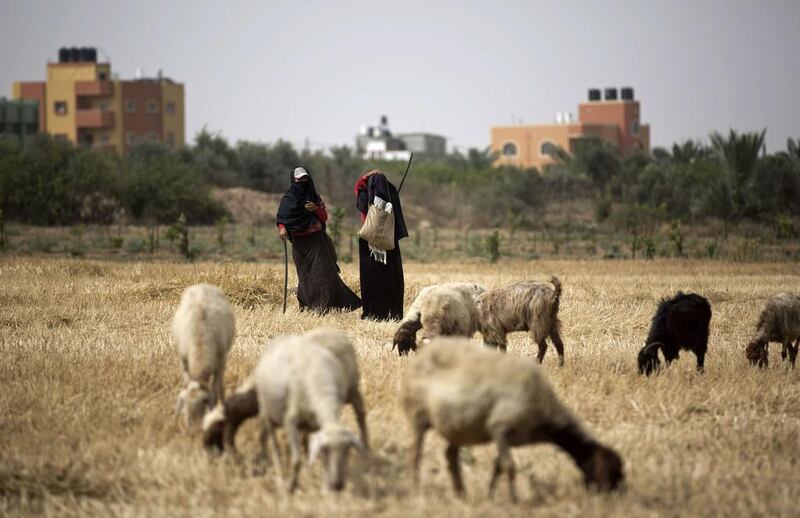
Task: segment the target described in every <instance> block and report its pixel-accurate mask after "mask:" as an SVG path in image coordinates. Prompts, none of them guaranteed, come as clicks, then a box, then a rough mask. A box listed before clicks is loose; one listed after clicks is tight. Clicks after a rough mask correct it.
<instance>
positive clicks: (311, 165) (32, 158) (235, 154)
mask: <svg viewBox="0 0 800 518" xmlns="http://www.w3.org/2000/svg"><path fill="white" fill-rule="evenodd" d="M764 135H765V132H760V133H741V134H740V133H737V132H735V131H733V130H731V131H730V133H729V134H728V135H721V134H717V133H714V134H712V135H710V137H709V144H707V145H706V144H702V143H699V142H695V141H691V140H689V141H686V142H684V143H681V144H675V145H674V146H673V147H672V149H671V150H667V149H663V148H656V149H653V150H652V152H651V153H650V154H644V153H638V154H633V155H630V156H627V157H624V158H623V157H621V156H620V155H619V153H618V151H617V149H616V148H615V147H614V146H612V145H610V144H608V143H606V142H604V141H601V140H598V139H591V138H587V139H582V140H580V141H578V142H577V143H576V148H575V149H574V150H573V151H574V152H573V153H572V154H569V153H566V152H565V151H564V150H556V151H555V152H554V158H555V163H554V164H552V165H549V166H547V167H545V168H544V169H543V170H542V171H537V170H535V169H531V170H522V169H517V168H513V167H500V168H497V167H493V165H492V164H493V161H494V159H495V156H493V155H492V153H491V152H490V151H489V150H488V149H486V150H479V149H470V150H468V151H467V152H466V153H459V152H454V153H451V154H450V155H448V156H447V157H446V158H444V159H441V160H435V161H434V160H424V159H419V160H417V159H416V158H415V162H414V166H413V168H412V172H411V174H410V175H409V180H408V181H407V182H406V184H405V186H404V188H403V199H404V201H405V203H406V205H409V206H411V205H413V206H415V207H420V208H423V209H424V210H425V211H426V214H429V215H430V217H432V218H436V222H437V223H438V224H441V225H445V226H450V225H460V226H464V225H467V226H472V227H497V226H511V227H512V228H513V227H516V226H519V225H532V226H536V225H538V224H539V223H540V222H541V218H542V216H543V215H545V214H546V213H547V211H548V207H549V206H550V205H551V204H553V203H559V202H564V201H576V200H577V201H580V200H583V201H585V202H587V203H589V204H591V207H593V209H594V218H595V220H596V221H597V222H598V223H604V222H607V223H608V224H613V225H616V226H619V227H621V228H624V229H626V230H628V231H631V230H632V231H634V232H636V229H637V228H638V227H646V226H648V225H653V224H655V223H656V222H658V221H663V220H674V219H682V220H683V221H684V223H694V222H701V221H703V220H705V219H707V218H714V219H718V220H721V221H723V222H724V223H726V226H727V224H729V223H734V222H737V221H740V220H745V219H747V220H753V221H760V222H766V223H770V224H772V223H774V222H775V221H777V220H778V219H780V218H784V219H785V218H789V219H792V218H794V217H796V216H798V215H800V140H794V139H790V140H789V142H788V145H787V149H786V150H783V151H780V152H776V153H773V154H770V155H767V154H765V153H764V151H763V149H764ZM298 164H300V165H304V166H305V167H306V168H308V169H309V170H310V171H311V173H312V175H313V176H314V178H315V182H316V184H317V190H318V191H319V192H320V193H322V194H323V195H324V196H325V197H326V199H327V200H328V203H329V204H330V205H337V206H349V205H351V204H352V203H353V201H352V200H353V197H352V196H353V195H352V187H353V184H354V182H355V180H356V179H357V178H358V176H360V175H361V174H363V173H364V172H365V171H366V170H368V169H371V168H380V169H383V170H384V171H386V173H387V174H388V175H389V177H390V178H391V179H394V180H396V181H398V182H399V180H400V177H401V175H402V172H403V169H404V166H405V164H403V163H399V162H381V163H374V162H365V161H364V160H362V159H361V158H360V157H358V156H357V155H356V153H355V152H354V150H353V149H352V148H349V147H346V146H342V147H334V148H331V149H330V150H328V151H327V152H325V153H323V152H308V151H303V152H300V151H298V150H296V149H294V148H293V147H292V145H291V144H289V143H287V142H283V141H278V142H276V143H273V144H263V143H256V142H246V141H240V142H237V143H236V144H235V145H231V144H230V143H228V141H227V140H226V139H225V138H224V137H223V136H221V135H219V134H213V133H210V132H208V131H206V130H203V131H201V132H200V133H199V134H197V136H196V138H195V141H194V143H193V145H191V146H186V147H184V148H181V149H179V150H171V149H170V148H168V147H166V146H164V145H162V144H160V143H157V142H145V143H141V144H139V145H138V146H136V147H135V148H134V149H133V150H132V151H131V152H130V153H128V154H127V155H125V156H117V155H113V154H108V153H104V152H95V151H91V150H88V149H85V148H81V147H75V146H73V145H71V144H69V143H65V142H61V141H57V140H55V139H53V138H51V137H49V136H47V135H40V136H38V137H37V138H36V139H34V141H33V142H31V143H30V144H28V145H26V146H24V147H21V146H18V145H16V144H13V143H9V142H4V143H0V208H1V209H2V211H3V216H4V218H5V219H6V220H15V221H20V222H24V223H32V224H38V225H65V224H73V223H80V222H83V223H105V224H109V223H112V222H115V221H133V222H139V223H144V224H153V223H161V224H165V223H172V222H174V221H175V220H176V219H177V218H178V216H179V215H180V214H181V213H182V214H185V216H186V219H187V221H188V222H189V223H190V224H201V223H210V222H213V221H215V220H217V219H218V218H220V217H221V216H222V215H224V208H223V207H221V206H220V205H219V204H217V203H215V202H214V201H213V200H212V198H211V196H210V188H211V187H212V186H218V187H234V186H241V187H248V188H251V189H256V190H260V191H267V192H283V191H284V190H285V189H286V187H287V186H288V183H289V171H290V170H291V168H292V167H294V166H296V165H298ZM265 223H267V222H265Z"/></svg>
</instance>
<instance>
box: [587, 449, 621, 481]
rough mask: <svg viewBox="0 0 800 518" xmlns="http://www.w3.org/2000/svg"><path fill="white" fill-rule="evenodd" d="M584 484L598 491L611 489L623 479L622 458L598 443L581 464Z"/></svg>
mask: <svg viewBox="0 0 800 518" xmlns="http://www.w3.org/2000/svg"><path fill="white" fill-rule="evenodd" d="M581 470H582V471H583V476H584V481H585V482H586V486H587V487H589V488H591V489H597V490H598V491H613V490H614V489H617V488H618V487H619V486H620V484H622V483H623V481H624V480H625V473H624V471H623V469H622V459H621V458H620V456H619V455H618V454H617V452H615V451H614V450H612V449H611V448H607V447H605V446H603V445H601V444H598V445H597V446H596V447H595V449H594V451H593V452H592V454H591V455H590V456H589V458H588V460H587V461H586V462H584V463H583V464H582V465H581Z"/></svg>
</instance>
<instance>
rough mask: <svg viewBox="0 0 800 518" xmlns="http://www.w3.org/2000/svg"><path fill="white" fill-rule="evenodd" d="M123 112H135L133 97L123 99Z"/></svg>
mask: <svg viewBox="0 0 800 518" xmlns="http://www.w3.org/2000/svg"><path fill="white" fill-rule="evenodd" d="M125 112H126V113H136V101H134V100H133V99H128V100H127V101H125Z"/></svg>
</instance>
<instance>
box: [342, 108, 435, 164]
mask: <svg viewBox="0 0 800 518" xmlns="http://www.w3.org/2000/svg"><path fill="white" fill-rule="evenodd" d="M446 142H447V141H446V139H445V138H444V137H442V136H439V135H434V134H432V133H420V132H417V133H404V134H399V135H396V136H395V135H392V132H391V131H390V130H389V119H388V118H387V117H386V115H383V116H381V121H380V124H379V125H378V126H368V125H364V126H361V129H360V130H359V132H358V136H357V137H356V150H357V152H358V153H360V154H361V156H362V157H363V158H364V160H403V161H407V160H408V159H409V157H410V156H411V153H414V154H415V155H421V156H425V157H429V158H441V157H444V155H445V153H446V145H447V144H446Z"/></svg>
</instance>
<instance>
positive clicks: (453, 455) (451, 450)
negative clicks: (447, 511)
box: [444, 443, 464, 498]
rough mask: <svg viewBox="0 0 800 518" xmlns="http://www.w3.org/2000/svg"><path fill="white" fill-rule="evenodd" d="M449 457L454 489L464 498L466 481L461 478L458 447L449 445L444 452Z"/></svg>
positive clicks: (448, 465)
mask: <svg viewBox="0 0 800 518" xmlns="http://www.w3.org/2000/svg"><path fill="white" fill-rule="evenodd" d="M444 455H445V457H447V469H449V470H450V478H451V479H452V480H453V489H454V490H455V492H456V495H457V496H458V497H459V498H460V497H463V496H464V481H463V480H462V478H461V464H460V463H459V460H458V446H456V445H455V444H452V443H450V444H448V445H447V449H446V450H445V452H444Z"/></svg>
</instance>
